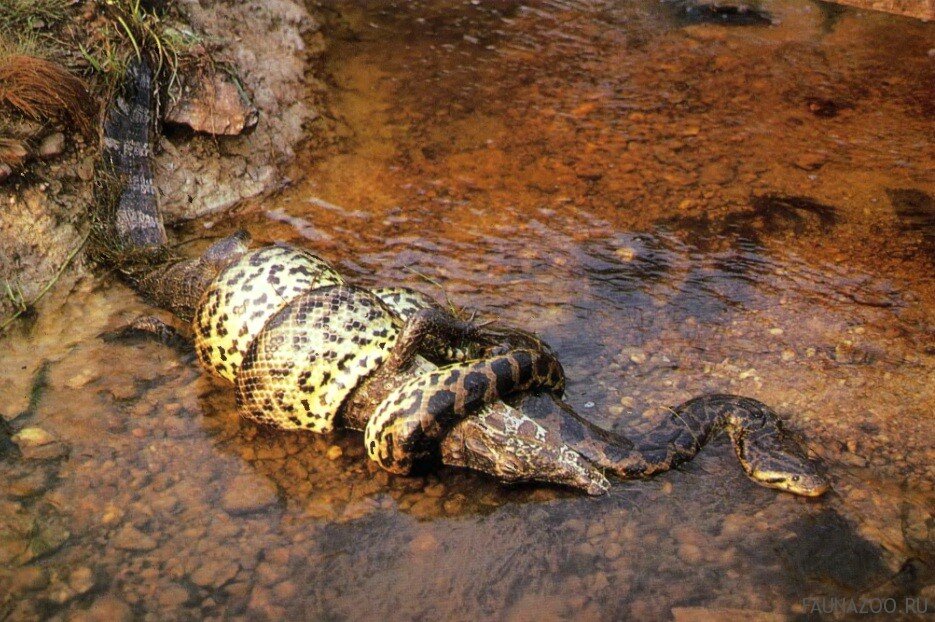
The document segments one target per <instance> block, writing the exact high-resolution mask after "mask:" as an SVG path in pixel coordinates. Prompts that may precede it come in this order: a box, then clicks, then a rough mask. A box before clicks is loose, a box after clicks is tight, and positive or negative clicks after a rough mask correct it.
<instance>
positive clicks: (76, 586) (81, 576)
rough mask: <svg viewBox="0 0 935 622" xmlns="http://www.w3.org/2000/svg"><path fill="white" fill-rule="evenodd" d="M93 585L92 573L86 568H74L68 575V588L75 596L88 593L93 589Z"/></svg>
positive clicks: (94, 581)
mask: <svg viewBox="0 0 935 622" xmlns="http://www.w3.org/2000/svg"><path fill="white" fill-rule="evenodd" d="M95 583H96V580H95V578H94V571H93V570H91V569H90V568H88V567H87V566H80V567H78V568H75V569H74V570H72V571H71V572H70V573H69V574H68V587H70V588H71V589H72V590H73V591H74V592H75V594H76V595H81V594H86V593H88V592H90V591H91V590H92V589H93V588H94V585H95Z"/></svg>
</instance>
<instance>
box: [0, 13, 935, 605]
mask: <svg viewBox="0 0 935 622" xmlns="http://www.w3.org/2000/svg"><path fill="white" fill-rule="evenodd" d="M336 6H337V8H338V11H337V12H336V13H335V17H334V19H335V23H334V24H332V25H331V31H332V32H333V33H335V36H339V35H341V36H346V40H339V41H337V43H336V44H335V46H334V48H333V50H332V54H331V56H330V58H331V60H330V65H329V70H330V71H331V72H332V73H333V76H334V82H335V84H336V86H337V89H338V93H337V95H336V97H335V100H334V102H333V104H334V109H335V111H336V113H337V114H338V115H339V117H340V123H339V125H340V128H339V129H337V130H335V131H334V132H332V131H331V130H325V129H324V128H311V130H310V131H311V133H312V136H311V137H312V139H313V140H312V142H313V143H315V142H321V143H322V145H323V146H320V147H314V148H310V149H309V152H308V153H307V155H306V156H304V159H303V161H301V162H299V163H298V164H297V166H296V167H295V171H294V176H295V178H296V184H295V185H294V186H293V187H292V188H290V189H289V190H287V191H285V192H284V193H283V194H281V195H280V196H277V197H274V198H271V199H267V200H264V201H262V202H260V203H258V204H256V205H248V206H245V207H244V208H243V209H241V210H240V211H239V212H238V213H237V214H235V215H233V216H231V217H227V218H223V219H220V220H218V221H212V222H198V223H194V224H193V225H192V226H190V227H188V228H187V229H186V230H185V231H183V232H182V236H183V237H185V238H191V239H197V238H201V237H204V236H206V235H207V234H208V233H210V235H211V236H214V235H219V234H220V233H223V232H224V231H228V230H230V229H233V228H235V227H246V228H248V229H250V230H251V232H252V233H253V234H254V236H255V237H256V238H258V239H260V240H273V239H282V240H287V241H290V242H293V243H296V244H301V245H304V246H307V247H310V248H313V249H314V250H315V251H316V252H319V253H320V254H322V255H323V256H325V257H327V258H328V259H330V260H333V261H334V262H335V263H336V264H337V265H338V266H340V268H341V270H343V271H344V272H346V273H347V274H348V275H349V276H351V277H352V278H354V279H357V280H359V281H360V282H362V283H365V284H370V283H405V284H408V285H411V286H414V287H418V288H420V289H423V290H425V291H429V292H434V293H435V294H436V295H438V296H442V295H443V292H441V291H440V290H439V289H438V287H437V285H436V283H439V284H441V285H443V287H444V294H446V295H448V296H449V297H450V298H451V300H452V302H453V303H455V304H458V305H464V306H467V307H471V308H474V309H477V310H478V311H479V312H480V313H481V314H482V315H484V316H499V317H502V318H503V319H505V320H507V321H509V322H513V323H516V324H519V325H521V326H524V327H528V328H532V329H534V330H537V331H539V332H540V333H542V334H543V335H544V336H545V337H546V338H547V340H548V341H549V342H550V343H552V344H553V345H554V346H555V347H556V349H557V351H558V352H559V355H560V356H561V358H562V360H563V362H564V363H565V368H566V371H567V373H568V375H569V379H570V383H569V388H568V399H569V401H570V402H571V403H572V404H573V405H574V406H575V407H577V408H579V409H580V410H581V412H582V413H584V414H586V415H587V416H588V417H589V418H592V419H593V420H595V421H597V422H599V423H601V424H602V425H605V426H608V427H613V428H614V429H617V430H620V431H623V432H625V431H626V430H628V429H639V428H641V427H644V426H648V425H651V423H652V421H653V418H654V417H655V416H658V414H659V413H660V412H661V408H662V407H664V406H665V405H671V404H675V403H678V402H680V401H682V400H684V399H686V398H688V397H691V396H693V395H697V394H700V393H703V392H706V391H730V392H734V393H741V394H747V395H751V396H753V397H757V398H759V399H761V400H763V401H764V402H767V403H769V404H771V405H773V406H774V407H776V409H777V410H778V411H779V412H780V413H781V414H782V415H783V416H784V417H786V418H787V419H788V421H789V423H790V425H791V426H792V427H793V428H795V429H797V430H799V431H800V432H801V433H802V434H803V436H804V437H806V438H807V439H808V440H809V443H810V445H811V446H812V447H813V448H814V450H815V451H816V452H817V453H818V454H820V455H821V456H822V457H823V458H824V459H825V461H826V464H827V466H828V468H829V470H830V474H831V477H832V479H833V481H834V486H835V492H834V493H832V494H831V495H829V496H828V497H826V498H825V499H822V500H819V501H811V502H809V501H804V500H801V499H797V498H794V497H791V496H788V495H782V494H777V493H775V492H773V491H769V490H766V489H763V488H759V487H757V486H755V485H753V484H752V483H750V482H749V481H747V480H746V478H745V477H744V476H743V474H742V473H741V471H740V470H739V469H738V468H737V467H736V464H735V461H734V459H733V457H732V456H731V455H730V449H729V446H728V445H727V444H726V443H724V442H718V443H715V444H713V445H712V446H710V447H709V448H708V449H706V450H705V451H704V452H703V453H702V454H701V455H700V456H699V457H698V458H697V459H696V460H694V461H692V462H691V463H690V464H688V465H686V466H685V467H684V468H681V469H680V470H678V471H675V472H672V473H668V474H666V475H663V476H661V477H658V478H655V479H652V480H648V481H638V482H628V483H620V484H617V485H615V487H614V489H613V490H612V492H611V493H610V494H609V495H608V496H606V497H604V498H599V499H593V498H585V497H583V496H580V495H577V494H573V493H570V492H568V491H563V490H557V489H550V488H545V487H516V488H509V487H503V486H500V485H498V484H496V483H495V482H492V481H490V480H489V479H487V478H485V477H482V476H479V475H474V474H471V473H467V472H460V471H456V470H453V469H447V470H440V471H432V472H429V473H427V474H425V475H423V476H420V477H414V478H397V477H392V476H389V475H387V474H386V473H384V472H381V471H379V470H378V469H377V468H376V467H374V466H373V465H372V464H371V463H370V462H369V461H368V460H366V459H365V455H364V451H363V447H362V443H361V439H360V437H359V436H358V435H355V434H350V433H341V434H337V435H334V436H327V437H322V436H312V435H301V434H286V433H279V432H275V431H270V430H264V429H259V428H257V427H256V426H254V425H252V424H250V423H248V422H242V421H239V420H238V418H237V417H236V414H235V405H234V401H233V396H232V394H231V391H229V390H228V388H226V387H223V386H220V385H216V384H213V383H212V382H211V381H209V380H207V379H206V378H204V377H202V376H201V375H200V374H199V373H198V370H197V368H196V367H195V365H194V363H193V359H192V357H191V355H190V354H186V353H184V352H179V351H177V350H174V349H170V348H166V347H163V346H160V345H157V344H154V343H149V342H145V341H137V342H132V341H116V342H115V341H113V340H104V339H101V338H99V337H98V336H99V335H100V334H102V333H107V332H108V331H112V330H114V329H115V328H117V327H119V326H121V325H122V324H124V323H126V322H127V321H129V320H130V319H132V318H134V317H135V316H137V315H139V314H141V313H144V312H146V310H147V308H146V306H145V305H144V304H142V303H141V302H140V301H139V300H137V299H136V298H135V297H134V296H133V295H132V294H131V293H130V292H128V291H127V290H126V289H125V288H124V287H122V286H120V285H118V284H115V283H113V282H110V281H104V280H102V279H100V278H98V279H86V280H83V281H79V282H77V283H73V284H72V289H71V291H64V290H65V289H67V288H63V290H62V291H60V292H59V295H58V299H57V300H55V299H53V300H51V301H49V302H48V303H47V304H46V308H44V309H43V313H42V314H40V316H39V317H38V318H37V319H35V320H34V321H33V322H32V323H31V324H20V325H19V326H18V328H17V332H15V333H14V334H11V335H9V336H7V337H4V340H3V345H4V348H5V350H4V354H3V359H2V364H3V371H4V373H3V377H2V378H0V405H2V406H0V412H2V413H3V414H4V416H5V417H7V418H9V419H11V423H10V426H9V428H10V429H9V430H6V429H4V428H0V472H2V476H3V480H4V482H6V486H5V488H4V490H3V492H2V498H0V617H2V616H11V617H12V618H14V619H21V618H26V619H28V618H32V617H37V616H42V615H55V614H58V613H61V614H62V616H63V617H66V618H71V617H73V616H82V615H90V614H94V615H97V616H99V617H102V618H105V619H113V618H118V617H121V616H125V617H130V616H139V617H149V618H151V619H164V618H169V619H172V618H178V619H191V618H202V617H235V616H238V615H242V614H244V615H248V616H250V617H269V618H279V617H282V616H288V617H290V618H303V619H308V618H311V619H377V618H387V619H409V618H446V619H471V620H476V619H486V618H491V617H495V618H507V619H533V618H536V619H538V618H543V617H544V618H546V619H550V618H556V617H569V618H570V617H574V618H576V619H620V618H621V617H625V616H629V617H632V618H636V619H671V618H673V617H674V618H676V619H691V618H690V617H689V616H691V615H695V614H697V613H698V610H697V608H702V609H704V610H707V613H706V615H709V616H710V615H714V613H713V612H712V611H711V610H727V609H734V610H736V609H743V610H748V612H749V611H760V612H764V611H766V612H775V613H776V614H778V615H779V616H795V615H798V614H803V615H804V614H805V613H806V612H805V611H804V610H803V605H802V599H803V598H807V597H817V596H829V597H853V596H858V595H861V594H877V595H879V594H899V595H918V594H920V593H922V594H928V595H929V598H930V602H935V601H933V599H932V596H931V592H932V588H931V584H932V583H933V582H935V577H933V573H932V564H933V563H935V555H933V534H932V529H933V518H932V515H931V508H932V507H933V505H935V498H933V482H935V471H933V469H935V450H933V449H932V447H931V442H930V439H931V438H933V435H935V424H933V417H932V411H931V404H932V403H935V395H933V390H935V364H933V363H935V360H933V356H935V339H933V334H935V332H933V325H935V321H933V320H935V318H933V300H935V279H933V270H932V267H933V266H932V263H931V262H932V253H931V238H932V236H931V234H932V222H931V221H932V218H931V216H932V209H931V205H932V201H931V196H932V193H933V192H935V182H933V179H932V177H931V170H932V158H931V133H930V131H931V122H932V107H931V101H932V99H931V98H930V97H928V96H927V95H926V88H925V86H924V85H926V84H932V83H933V77H935V76H933V65H932V61H931V58H930V57H929V55H928V49H929V47H931V44H930V42H931V33H932V30H931V26H927V25H922V24H919V23H915V22H911V21H908V20H902V19H896V18H893V17H888V16H884V15H877V14H870V13H861V12H856V11H852V10H842V9H838V8H834V9H832V8H831V7H830V5H827V4H825V3H821V2H816V3H800V2H763V3H760V4H758V8H757V9H756V10H754V12H751V13H749V14H748V15H747V14H745V15H746V17H750V18H753V17H756V16H761V15H762V16H767V15H768V17H766V18H764V19H768V21H769V23H768V24H766V23H763V20H759V19H756V20H752V21H754V22H755V25H734V23H733V22H735V21H737V20H735V19H733V18H731V19H726V18H723V17H718V19H713V20H712V19H708V18H707V17H705V16H704V15H703V14H701V13H697V12H696V13H694V14H693V15H688V16H687V17H686V15H687V14H686V13H685V11H686V7H689V5H688V4H687V3H676V2H671V3H670V2H666V3H656V2H647V3H614V2H602V1H598V0H590V1H575V0H564V1H562V0H542V1H534V2H530V3H527V4H525V5H521V4H519V3H514V2H505V1H492V2H478V3H461V2H450V1H445V0H437V1H433V2H428V1H422V2H381V3H376V2H374V3H357V2H354V3H352V2H346V3H345V2H341V3H336ZM691 6H694V5H691ZM699 10H701V9H699ZM704 10H705V11H707V10H708V9H704ZM338 15H339V16H340V17H338ZM698 15H702V17H698ZM719 20H720V21H719ZM740 21H743V20H740ZM722 22H731V23H730V24H728V23H722ZM342 33H343V34H342ZM349 33H352V34H351V35H350V36H348V35H349ZM326 131H327V132H328V135H327V136H325V137H323V138H324V140H321V141H317V140H316V139H318V138H322V136H321V133H323V132H326ZM335 137H337V138H338V140H335ZM208 226H210V230H208V231H207V233H206V227H208ZM204 243H205V242H204V241H203V240H202V241H199V242H198V244H204ZM198 244H193V245H192V249H193V250H195V249H196V248H197V247H198ZM17 415H18V416H17ZM14 417H15V418H14ZM28 428H40V429H41V430H42V431H44V433H46V434H47V435H51V436H50V437H47V438H43V437H41V435H40V436H39V437H36V436H35V435H36V434H37V433H36V432H35V431H33V432H28V433H27V436H29V435H30V434H31V435H33V436H30V438H33V441H32V442H31V444H30V443H26V442H24V440H23V439H24V437H23V436H22V433H23V432H24V429H28ZM17 432H18V433H21V436H19V437H17V438H18V440H19V443H20V447H21V448H22V450H20V449H12V445H11V442H10V441H9V439H8V437H9V435H10V434H11V433H17ZM907 568H908V569H909V570H908V571H907V570H906V569H907ZM910 571H911V572H910ZM926 586H928V588H927V589H928V591H927V592H926V591H925V589H926ZM88 610H90V611H88ZM725 615H726V614H725ZM731 615H733V616H734V617H738V616H740V617H742V616H743V615H745V614H742V613H736V612H735V613H733V614H731Z"/></svg>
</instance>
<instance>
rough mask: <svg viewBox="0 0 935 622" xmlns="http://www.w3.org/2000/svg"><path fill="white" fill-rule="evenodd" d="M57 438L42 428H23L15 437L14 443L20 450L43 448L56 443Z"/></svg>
mask: <svg viewBox="0 0 935 622" xmlns="http://www.w3.org/2000/svg"><path fill="white" fill-rule="evenodd" d="M55 441H56V438H55V437H54V436H52V434H50V433H49V432H47V431H45V430H43V429H42V428H23V429H22V430H20V431H19V432H17V433H16V434H14V435H13V442H14V443H16V446H17V447H19V448H20V450H23V449H26V448H30V447H41V446H43V445H48V444H49V443H54V442H55Z"/></svg>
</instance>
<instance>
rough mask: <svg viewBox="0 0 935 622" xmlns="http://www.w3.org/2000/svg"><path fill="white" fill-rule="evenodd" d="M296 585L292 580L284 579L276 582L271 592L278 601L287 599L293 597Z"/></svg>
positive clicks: (296, 588) (296, 589)
mask: <svg viewBox="0 0 935 622" xmlns="http://www.w3.org/2000/svg"><path fill="white" fill-rule="evenodd" d="M297 591H298V587H297V586H296V584H295V582H294V581H290V580H288V579H287V580H285V581H283V582H282V583H277V584H276V586H275V587H274V588H273V594H274V595H275V596H276V598H278V599H279V600H280V601H287V600H290V599H292V598H294V597H295V595H296V592H297Z"/></svg>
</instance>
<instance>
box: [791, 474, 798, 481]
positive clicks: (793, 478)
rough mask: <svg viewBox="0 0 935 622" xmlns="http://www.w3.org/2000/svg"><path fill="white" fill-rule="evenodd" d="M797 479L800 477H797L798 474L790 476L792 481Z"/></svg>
mask: <svg viewBox="0 0 935 622" xmlns="http://www.w3.org/2000/svg"><path fill="white" fill-rule="evenodd" d="M799 479H800V478H799V476H798V475H793V476H792V481H793V482H797V481H799Z"/></svg>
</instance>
